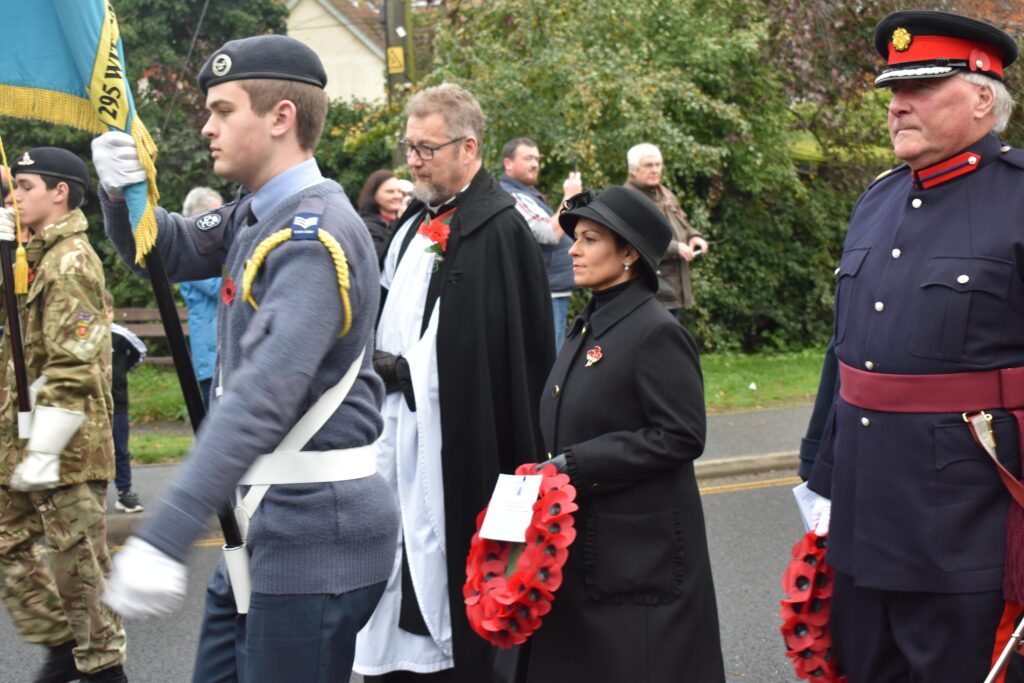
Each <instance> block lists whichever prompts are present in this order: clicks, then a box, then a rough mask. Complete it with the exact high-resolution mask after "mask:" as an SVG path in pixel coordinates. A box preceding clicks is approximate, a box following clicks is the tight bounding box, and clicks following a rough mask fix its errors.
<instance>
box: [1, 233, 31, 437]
mask: <svg viewBox="0 0 1024 683" xmlns="http://www.w3.org/2000/svg"><path fill="white" fill-rule="evenodd" d="M13 262H14V259H13V255H12V254H11V243H10V242H0V270H2V273H0V274H2V275H3V278H4V308H6V309H7V338H8V339H10V340H11V358H12V360H13V361H14V384H15V387H16V388H17V390H18V413H19V414H27V413H29V412H30V411H31V407H30V405H29V400H28V372H27V371H26V370H25V348H24V347H23V346H22V343H21V318H19V317H18V295H17V294H15V293H14V267H13V266H12V265H11V264H12V263H13ZM19 427H20V420H19ZM19 436H20V437H21V438H23V439H27V438H28V434H20V433H19Z"/></svg>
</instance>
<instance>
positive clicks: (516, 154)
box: [500, 138, 583, 351]
mask: <svg viewBox="0 0 1024 683" xmlns="http://www.w3.org/2000/svg"><path fill="white" fill-rule="evenodd" d="M501 163H502V166H503V167H504V171H505V173H504V175H502V176H501V180H500V182H501V186H502V188H504V190H505V191H506V192H508V193H509V194H510V195H512V198H513V199H515V200H516V209H517V210H518V211H519V213H520V214H522V216H523V218H525V219H526V223H527V225H529V226H530V232H532V233H533V236H534V238H536V240H537V243H538V244H540V249H541V251H542V252H543V253H544V267H545V268H546V269H547V273H548V285H549V286H550V287H551V311H552V315H553V317H554V322H555V350H556V351H557V350H558V349H560V348H562V340H563V339H564V338H565V319H566V317H567V316H568V314H569V296H570V295H571V294H572V290H573V289H574V288H575V284H574V282H573V277H572V259H570V258H569V247H570V246H572V239H571V238H570V237H569V236H568V235H566V234H565V233H564V232H562V228H561V226H559V224H558V214H559V213H561V204H562V202H559V203H558V204H559V208H558V209H552V208H551V207H550V206H548V200H547V197H545V196H544V195H543V194H541V192H540V190H538V189H537V187H536V185H537V177H538V175H540V150H539V149H538V148H537V143H536V142H534V141H533V140H531V139H530V138H512V139H511V140H509V141H508V142H507V143H505V147H504V148H503V149H502V150H501ZM582 191H583V183H582V181H581V180H580V174H579V173H578V172H576V171H572V172H570V173H569V177H567V178H566V179H565V181H564V182H563V183H562V201H565V200H566V199H568V198H569V197H572V196H573V195H575V194H579V193H580V192H582Z"/></svg>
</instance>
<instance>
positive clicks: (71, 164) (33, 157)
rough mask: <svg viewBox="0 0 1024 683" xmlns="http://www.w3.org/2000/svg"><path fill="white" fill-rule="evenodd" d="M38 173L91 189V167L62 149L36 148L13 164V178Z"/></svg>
mask: <svg viewBox="0 0 1024 683" xmlns="http://www.w3.org/2000/svg"><path fill="white" fill-rule="evenodd" d="M19 173H36V174H38V175H47V176H53V177H54V178H60V179H61V180H69V181H71V182H75V183H78V184H79V185H81V186H82V189H85V188H87V187H89V167H88V166H86V165H85V162H84V161H82V160H81V159H80V158H79V157H78V155H77V154H74V153H72V152H69V151H68V150H66V149H63V148H61V147H36V148H35V149H30V150H29V151H27V152H25V153H24V154H22V155H21V156H20V157H18V158H17V160H16V161H15V162H14V163H13V164H11V176H12V177H13V176H16V175H18V174H19Z"/></svg>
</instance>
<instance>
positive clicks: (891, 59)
mask: <svg viewBox="0 0 1024 683" xmlns="http://www.w3.org/2000/svg"><path fill="white" fill-rule="evenodd" d="M875 50H877V51H878V54H880V55H881V56H882V57H883V58H885V60H886V66H885V68H884V69H882V73H880V74H879V75H878V77H877V78H875V86H876V87H877V86H885V85H887V84H889V83H890V82H892V81H899V80H909V79H917V78H946V77H947V76H952V75H953V74H954V73H956V72H957V71H973V72H976V73H980V74H984V75H985V76H991V77H992V78H997V79H999V80H1002V79H1003V69H1004V68H1006V67H1008V66H1009V65H1010V64H1012V63H1013V62H1014V61H1015V60H1016V59H1017V52H1018V50H1017V43H1015V42H1014V40H1013V38H1011V37H1010V36H1008V35H1007V34H1006V33H1004V32H1003V31H1000V30H999V29H997V28H996V27H995V26H991V25H989V24H986V23H985V22H983V21H978V20H977V19H969V18H968V17H962V16H960V15H958V14H952V13H950V12H937V11H929V10H910V11H905V12H893V13H892V14H890V15H888V16H887V17H885V18H884V19H882V20H881V21H880V22H878V26H876V27H875Z"/></svg>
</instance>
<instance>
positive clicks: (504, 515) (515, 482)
mask: <svg viewBox="0 0 1024 683" xmlns="http://www.w3.org/2000/svg"><path fill="white" fill-rule="evenodd" d="M543 479H544V477H543V475H540V474H499V475H498V483H497V484H495V485H494V493H492V494H491V502H490V503H489V504H488V505H487V514H486V515H484V523H483V524H481V525H480V538H489V539H491V540H492V541H511V542H512V543H524V542H525V541H526V530H527V529H528V528H529V526H530V522H531V521H532V520H533V504H534V503H536V502H537V496H538V495H539V494H540V483H541V481H542V480H543Z"/></svg>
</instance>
